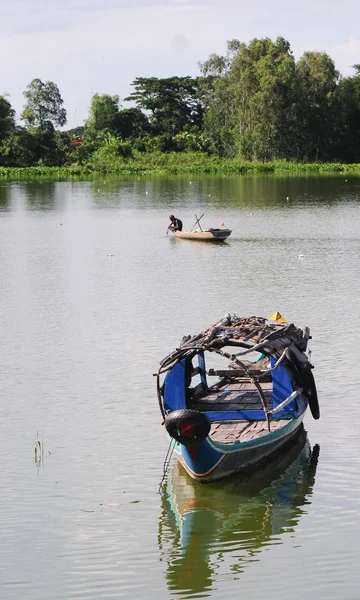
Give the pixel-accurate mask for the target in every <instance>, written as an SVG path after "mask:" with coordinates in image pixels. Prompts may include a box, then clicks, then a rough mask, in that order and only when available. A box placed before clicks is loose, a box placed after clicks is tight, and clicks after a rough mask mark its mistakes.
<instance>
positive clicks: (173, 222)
mask: <svg viewBox="0 0 360 600" xmlns="http://www.w3.org/2000/svg"><path fill="white" fill-rule="evenodd" d="M169 219H170V225H169V227H168V229H170V231H182V227H183V224H182V221H181V220H180V219H177V218H176V217H174V215H170V217H169Z"/></svg>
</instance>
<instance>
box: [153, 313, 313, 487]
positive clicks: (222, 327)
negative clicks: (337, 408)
mask: <svg viewBox="0 0 360 600" xmlns="http://www.w3.org/2000/svg"><path fill="white" fill-rule="evenodd" d="M309 338H310V330H309V328H308V327H305V328H304V329H303V330H302V329H299V328H298V327H296V326H295V325H294V324H288V323H286V321H285V319H284V318H283V317H281V315H280V314H279V313H274V315H273V316H272V317H271V318H270V319H265V318H263V317H249V318H247V317H237V316H236V315H234V316H231V315H226V316H225V317H224V318H223V319H221V320H220V321H218V322H217V323H215V324H214V325H213V326H212V327H210V328H209V329H206V330H205V331H203V332H201V333H200V334H197V335H195V336H187V337H184V338H183V339H182V341H181V343H180V345H179V346H178V347H177V348H176V349H175V350H174V351H173V352H172V353H171V354H169V355H168V356H167V357H166V358H164V360H162V361H161V363H160V368H159V370H158V372H157V373H156V374H155V375H156V377H157V395H158V401H159V406H160V410H161V414H162V416H163V422H164V424H165V428H166V431H167V434H168V436H169V438H170V443H171V444H172V446H173V451H174V452H175V455H176V457H177V458H178V460H179V461H180V463H181V464H182V465H183V467H184V468H185V470H186V471H187V472H188V473H189V475H190V476H191V477H192V478H194V479H196V480H198V481H203V482H208V481H214V480H216V479H220V478H222V477H226V476H228V475H230V474H232V473H235V472H238V471H242V470H244V469H246V468H249V467H254V466H256V465H258V464H259V463H261V462H262V461H264V460H266V459H267V458H268V457H269V456H271V455H272V454H273V453H274V452H276V451H278V450H279V449H281V447H282V446H284V445H285V444H286V443H287V442H289V441H290V440H291V439H292V438H294V436H295V434H296V433H297V432H298V430H299V427H300V426H301V424H302V422H303V419H304V416H305V412H306V409H307V407H308V406H309V407H310V411H311V413H312V416H313V417H314V419H318V418H319V417H320V411H319V403H318V398H317V391H316V385H315V381H314V377H313V374H312V369H313V366H312V365H311V363H310V361H309V357H308V354H307V344H308V340H309ZM219 359H221V361H224V359H225V361H226V363H227V364H226V366H225V368H224V367H223V366H222V367H221V368H219V365H218V364H216V363H217V362H218V361H219ZM194 361H196V362H197V364H196V365H194ZM211 362H212V363H213V366H210V363H211ZM207 363H209V364H207ZM214 378H215V383H211V379H213V380H214Z"/></svg>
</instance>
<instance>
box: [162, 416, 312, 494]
mask: <svg viewBox="0 0 360 600" xmlns="http://www.w3.org/2000/svg"><path fill="white" fill-rule="evenodd" d="M304 414H305V411H304V412H302V413H301V414H300V415H299V416H298V417H296V418H294V419H291V420H289V422H288V423H287V424H286V425H285V426H284V427H282V428H281V429H277V430H276V431H272V432H270V433H268V434H266V435H264V436H262V437H261V438H257V439H254V440H250V441H247V442H233V443H231V444H221V443H217V442H215V441H214V440H212V439H211V437H210V436H208V437H207V438H206V440H204V442H202V443H201V444H199V445H198V446H193V447H186V446H183V445H182V444H179V443H176V444H175V447H174V452H175V456H176V457H177V459H178V460H179V462H180V463H181V465H182V466H183V467H184V469H185V470H186V472H187V473H188V474H189V475H190V477H192V479H195V480H197V481H200V482H203V483H209V482H211V481H216V480H218V479H222V478H223V477H228V476H229V475H232V474H233V473H238V472H240V471H244V470H245V469H247V468H249V467H253V466H255V465H258V464H260V463H262V462H263V461H265V460H266V459H268V458H269V457H270V456H272V455H273V454H274V453H275V452H277V451H278V450H280V449H281V447H282V446H285V445H286V444H287V443H288V442H290V440H292V438H294V437H295V436H296V434H297V433H298V431H299V429H300V427H301V425H302V422H303V418H304Z"/></svg>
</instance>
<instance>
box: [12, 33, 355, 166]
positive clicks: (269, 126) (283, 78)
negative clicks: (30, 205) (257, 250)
mask: <svg viewBox="0 0 360 600" xmlns="http://www.w3.org/2000/svg"><path fill="white" fill-rule="evenodd" d="M354 70H355V74H354V75H353V76H352V77H342V76H341V75H340V73H339V72H338V71H337V70H336V68H335V65H334V63H333V61H332V59H331V58H330V57H329V56H328V55H327V54H326V53H325V52H305V53H304V55H303V56H302V57H301V58H300V59H299V60H298V61H295V58H294V56H293V54H292V51H291V49H290V44H289V42H287V41H286V40H285V39H283V38H278V39H277V40H276V41H275V42H273V41H272V40H270V39H268V38H265V39H254V40H252V41H251V42H250V43H249V44H243V43H240V42H239V41H238V40H232V41H230V42H228V45H227V54H226V56H218V55H215V54H213V55H211V56H210V57H209V59H208V60H207V61H205V62H204V63H203V64H201V65H200V75H199V76H198V77H196V78H192V77H176V76H174V77H171V78H167V79H157V78H155V77H151V78H143V77H138V78H136V79H135V81H134V82H133V83H132V86H133V90H134V91H133V92H132V93H131V94H130V96H129V97H128V98H125V99H124V102H128V103H130V105H131V106H130V107H127V108H124V107H123V106H121V105H120V100H119V97H118V96H116V95H114V96H110V95H108V94H95V95H94V96H93V98H92V101H91V106H90V111H89V116H88V119H87V120H86V121H85V123H84V125H83V126H81V127H77V128H76V129H72V130H68V131H64V130H59V129H56V128H57V127H64V125H65V124H66V110H65V108H64V107H63V100H62V98H61V95H60V92H59V89H58V87H57V86H56V84H55V83H53V82H46V83H43V82H42V81H41V80H40V79H34V80H33V81H32V82H31V83H30V84H29V85H28V87H27V88H26V90H25V92H24V96H25V101H26V102H25V106H24V109H23V112H22V114H21V117H20V119H21V126H19V125H18V124H17V123H16V115H15V111H14V110H13V108H12V106H11V103H10V100H9V98H8V97H5V96H0V174H1V175H8V174H17V175H20V176H21V175H29V174H36V173H53V174H55V175H56V174H62V175H65V174H85V173H89V172H98V171H101V172H113V173H135V172H136V173H144V172H167V173H177V172H194V171H198V172H234V173H242V172H248V171H254V172H257V171H258V172H276V171H292V170H294V169H297V170H299V169H301V170H306V171H318V172H319V171H324V170H333V171H344V170H345V169H346V170H347V171H349V170H360V167H358V165H357V163H360V65H354ZM345 163H347V166H346V167H344V164H345Z"/></svg>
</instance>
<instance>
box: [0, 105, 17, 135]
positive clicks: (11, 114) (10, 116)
mask: <svg viewBox="0 0 360 600" xmlns="http://www.w3.org/2000/svg"><path fill="white" fill-rule="evenodd" d="M14 131H15V111H14V109H13V108H12V106H11V104H10V102H9V100H8V99H7V98H6V96H0V144H1V142H2V141H3V140H4V139H5V138H7V137H8V136H9V135H11V134H13V133H14Z"/></svg>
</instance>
